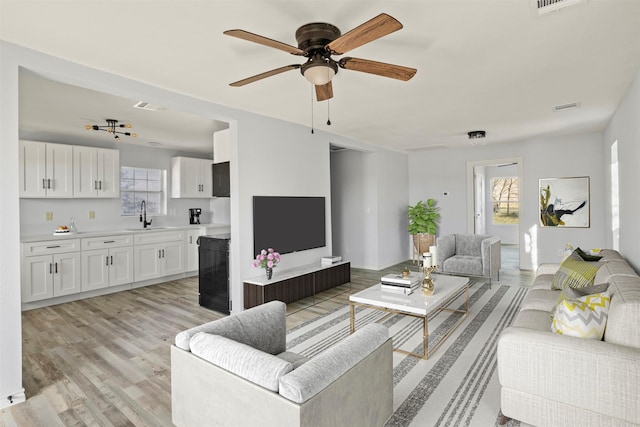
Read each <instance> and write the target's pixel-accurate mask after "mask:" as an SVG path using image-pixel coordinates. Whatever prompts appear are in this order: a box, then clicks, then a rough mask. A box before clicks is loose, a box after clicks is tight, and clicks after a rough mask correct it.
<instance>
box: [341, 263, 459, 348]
mask: <svg viewBox="0 0 640 427" xmlns="http://www.w3.org/2000/svg"><path fill="white" fill-rule="evenodd" d="M431 277H432V279H433V283H434V285H435V290H434V292H433V295H431V296H425V295H423V294H422V289H420V288H418V289H416V290H415V291H414V292H413V293H412V294H411V295H403V294H401V293H395V292H393V291H383V290H382V289H381V288H380V283H378V284H377V285H373V286H372V287H370V288H367V289H365V290H362V291H360V292H358V293H355V294H353V295H351V296H350V297H349V307H350V317H351V333H354V332H355V330H356V318H355V308H356V307H357V306H362V307H367V308H372V309H375V310H380V311H385V312H388V313H389V314H388V315H387V316H384V317H383V318H382V319H380V320H379V321H378V322H382V321H384V320H386V319H387V318H388V317H389V316H392V315H394V314H403V315H405V316H412V317H417V318H419V319H422V332H423V334H422V335H423V340H422V345H423V352H422V354H418V353H412V352H410V351H406V350H402V349H399V348H397V349H394V351H397V352H399V353H403V354H408V355H411V356H415V357H419V358H421V359H428V358H429V354H431V353H432V352H434V351H436V350H437V349H438V347H440V345H442V343H443V342H444V341H445V340H446V339H447V338H448V337H449V335H451V333H453V331H455V330H456V328H457V327H458V326H460V324H461V323H462V321H463V320H464V319H465V318H466V317H467V314H468V313H469V278H468V277H459V276H448V275H442V274H432V275H431ZM462 294H464V295H465V309H464V310H460V309H455V308H452V307H451V305H452V304H453V303H454V302H455V301H456V300H457V299H458V298H459V297H460V296H461V295H462ZM442 311H449V312H456V313H463V316H461V317H460V319H458V321H456V323H455V324H453V325H452V326H451V328H449V329H448V330H447V332H446V333H445V334H444V335H443V336H442V338H440V339H439V340H438V342H436V343H432V344H431V346H429V323H428V322H429V320H430V319H432V318H433V317H435V316H436V315H438V314H439V313H440V312H442ZM429 347H431V348H429Z"/></svg>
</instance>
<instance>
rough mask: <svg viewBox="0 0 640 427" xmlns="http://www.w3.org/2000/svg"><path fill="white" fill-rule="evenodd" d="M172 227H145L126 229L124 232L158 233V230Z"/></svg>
mask: <svg viewBox="0 0 640 427" xmlns="http://www.w3.org/2000/svg"><path fill="white" fill-rule="evenodd" d="M172 228H174V227H147V228H142V227H140V228H126V229H125V231H160V230H169V229H172Z"/></svg>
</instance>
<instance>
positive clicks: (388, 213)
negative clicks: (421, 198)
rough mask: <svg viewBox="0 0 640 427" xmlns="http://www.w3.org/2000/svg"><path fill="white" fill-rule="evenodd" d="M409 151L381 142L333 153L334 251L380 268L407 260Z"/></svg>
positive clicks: (357, 263)
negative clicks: (382, 146) (387, 147)
mask: <svg viewBox="0 0 640 427" xmlns="http://www.w3.org/2000/svg"><path fill="white" fill-rule="evenodd" d="M408 193H409V192H408V172H407V155H406V154H404V153H397V152H393V151H389V150H385V149H380V148H372V149H371V151H369V152H363V151H358V150H346V151H338V152H334V153H332V154H331V195H332V199H331V200H332V205H333V206H332V216H333V219H334V223H333V236H334V241H333V249H334V254H336V255H341V256H342V257H343V258H344V259H347V260H349V261H350V262H351V266H352V267H356V268H365V269H371V270H380V269H382V268H386V267H389V266H391V265H394V264H397V263H399V262H401V261H404V260H406V241H407V236H408V233H407V230H406V222H407V219H406V215H407V213H406V209H407V199H408Z"/></svg>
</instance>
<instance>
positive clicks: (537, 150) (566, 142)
mask: <svg viewBox="0 0 640 427" xmlns="http://www.w3.org/2000/svg"><path fill="white" fill-rule="evenodd" d="M602 138H603V136H602V134H601V133H589V134H582V135H567V136H555V137H539V138H531V139H527V140H524V141H520V142H513V143H509V144H494V145H487V146H475V147H468V148H461V149H450V150H431V151H425V152H417V153H414V154H412V155H411V156H409V183H410V190H409V195H410V197H409V199H410V202H411V203H415V202H416V201H417V200H424V199H426V198H428V197H433V198H435V199H436V200H437V201H438V205H439V206H440V208H441V211H440V213H441V217H442V219H441V223H440V228H439V231H438V235H444V234H450V233H466V232H467V206H466V204H467V196H466V182H467V176H466V165H467V162H469V161H484V160H491V159H504V158H511V157H522V158H523V159H524V161H523V165H522V170H523V182H522V185H521V186H520V191H521V198H522V200H523V203H522V206H521V209H520V225H519V231H518V232H519V234H520V241H521V242H522V244H521V247H520V249H521V252H520V267H521V268H522V269H533V268H535V267H536V266H537V265H538V264H540V263H542V262H558V261H559V260H560V258H561V251H562V249H563V248H564V246H565V244H566V243H567V242H571V243H573V244H574V245H578V246H584V247H588V248H591V247H605V245H606V238H605V235H606V229H607V227H606V224H605V215H606V214H605V184H604V180H605V170H604V165H603V161H602ZM578 159H579V161H578ZM425 165H428V167H425ZM574 176H590V177H591V227H590V228H562V229H557V228H552V227H546V228H541V227H539V226H538V222H539V219H538V210H539V208H538V204H539V196H538V180H539V179H540V178H549V177H574ZM445 191H446V192H448V193H449V195H448V196H442V194H443V192H445Z"/></svg>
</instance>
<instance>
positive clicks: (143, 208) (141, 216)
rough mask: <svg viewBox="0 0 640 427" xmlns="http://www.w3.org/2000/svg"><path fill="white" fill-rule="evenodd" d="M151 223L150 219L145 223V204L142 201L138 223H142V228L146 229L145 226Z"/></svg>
mask: <svg viewBox="0 0 640 427" xmlns="http://www.w3.org/2000/svg"><path fill="white" fill-rule="evenodd" d="M143 218H144V219H143ZM152 221H153V220H152V219H151V220H149V222H147V202H145V201H144V200H143V201H142V203H140V222H141V223H142V228H147V225H151V222H152Z"/></svg>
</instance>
